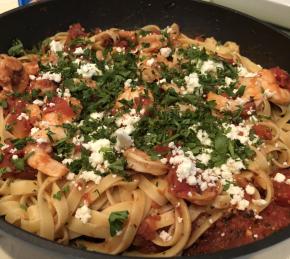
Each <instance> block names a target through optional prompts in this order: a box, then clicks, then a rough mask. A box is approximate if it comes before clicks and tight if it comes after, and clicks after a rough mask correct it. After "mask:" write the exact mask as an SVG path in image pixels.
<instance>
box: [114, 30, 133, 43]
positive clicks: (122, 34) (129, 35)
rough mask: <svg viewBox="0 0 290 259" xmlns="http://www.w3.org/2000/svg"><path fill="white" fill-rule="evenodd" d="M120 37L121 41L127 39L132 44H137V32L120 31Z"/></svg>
mask: <svg viewBox="0 0 290 259" xmlns="http://www.w3.org/2000/svg"><path fill="white" fill-rule="evenodd" d="M117 34H118V35H119V37H120V39H121V40H122V39H126V40H129V41H131V42H136V32H135V31H126V30H119V31H118V32H117Z"/></svg>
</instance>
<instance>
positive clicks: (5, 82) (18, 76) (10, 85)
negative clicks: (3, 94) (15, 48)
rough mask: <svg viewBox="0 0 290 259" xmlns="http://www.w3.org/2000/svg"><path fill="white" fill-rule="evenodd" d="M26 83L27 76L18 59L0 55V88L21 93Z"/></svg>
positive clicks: (27, 80)
mask: <svg viewBox="0 0 290 259" xmlns="http://www.w3.org/2000/svg"><path fill="white" fill-rule="evenodd" d="M28 82H29V77H28V74H27V73H26V72H25V71H24V69H23V65H22V63H21V62H20V61H19V60H18V59H16V58H14V57H9V56H7V55H4V54H2V55H0V86H1V87H2V88H3V89H4V90H6V91H10V92H11V91H16V92H23V91H24V90H25V89H26V87H27V86H28Z"/></svg>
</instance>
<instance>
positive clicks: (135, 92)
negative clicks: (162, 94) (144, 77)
mask: <svg viewBox="0 0 290 259" xmlns="http://www.w3.org/2000/svg"><path fill="white" fill-rule="evenodd" d="M121 100H127V101H130V100H133V101H134V105H133V107H134V106H139V105H141V106H142V108H147V107H146V106H148V105H149V104H151V103H153V102H154V97H153V95H152V93H151V91H150V90H146V89H145V87H144V86H137V87H136V88H135V89H133V88H131V87H130V86H125V87H124V92H123V93H121V94H120V95H119V97H118V98H117V102H116V104H115V107H114V108H115V109H116V110H118V109H120V108H121V107H122V106H123V104H122V103H121V102H120V101H121ZM135 108H137V107H135Z"/></svg>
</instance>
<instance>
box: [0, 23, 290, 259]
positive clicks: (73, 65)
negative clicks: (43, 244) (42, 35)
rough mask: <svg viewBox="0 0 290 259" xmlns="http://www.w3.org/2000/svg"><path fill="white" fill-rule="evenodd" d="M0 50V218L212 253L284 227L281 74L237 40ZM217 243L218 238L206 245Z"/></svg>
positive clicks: (130, 37)
mask: <svg viewBox="0 0 290 259" xmlns="http://www.w3.org/2000/svg"><path fill="white" fill-rule="evenodd" d="M8 54H9V55H7V54H1V55H0V86H1V94H0V105H1V107H0V137H1V139H0V140H1V146H0V175H1V178H0V197H1V198H0V215H1V216H3V217H4V218H5V220H6V221H8V222H9V223H11V224H14V225H16V226H18V227H19V228H22V229H24V230H26V231H28V232H31V233H34V234H36V235H39V236H41V237H43V238H46V239H49V240H53V241H56V242H58V243H61V244H66V245H69V244H70V245H73V246H76V247H80V248H85V249H87V250H90V251H96V252H101V253H108V254H124V255H128V256H141V257H145V256H146V257H147V256H149V257H150V256H152V257H168V256H177V255H197V254H204V253H212V252H216V251H220V250H223V249H228V248H233V247H237V246H240V245H243V244H247V243H251V242H254V241H256V240H259V239H263V238H265V237H266V236H269V235H270V234H272V233H273V232H275V231H277V230H279V229H281V228H285V227H286V226H288V225H289V224H290V217H289V215H290V170H289V166H290V124H289V121H290V106H289V104H290V79H289V75H288V73H287V72H286V71H285V70H283V69H282V68H279V67H274V68H269V69H266V68H262V67H261V66H260V65H257V64H255V63H254V62H253V61H251V60H250V59H248V58H246V57H244V56H242V55H241V54H240V51H239V46H238V45H237V44H236V43H234V42H230V41H229V42H226V43H224V44H222V43H220V42H218V41H216V40H215V39H214V38H204V37H202V36H199V37H195V38H189V37H187V36H186V35H184V34H182V33H181V32H180V29H179V26H178V25H177V24H173V25H171V26H168V27H166V28H165V29H160V28H159V27H157V26H155V25H148V26H145V27H143V28H141V29H137V30H130V31H129V30H122V29H117V28H111V29H107V30H101V29H99V28H96V29H95V30H94V31H91V32H86V31H85V29H84V28H83V27H82V26H81V25H80V24H74V25H72V26H70V28H69V29H68V31H67V32H60V33H57V34H56V35H54V36H52V37H50V38H47V39H45V40H44V41H42V42H41V43H40V44H39V45H38V46H37V47H35V48H33V49H32V50H25V49H24V48H23V45H22V43H21V41H19V40H16V41H15V42H14V43H13V45H12V47H11V48H10V49H9V51H8ZM213 240H214V241H213Z"/></svg>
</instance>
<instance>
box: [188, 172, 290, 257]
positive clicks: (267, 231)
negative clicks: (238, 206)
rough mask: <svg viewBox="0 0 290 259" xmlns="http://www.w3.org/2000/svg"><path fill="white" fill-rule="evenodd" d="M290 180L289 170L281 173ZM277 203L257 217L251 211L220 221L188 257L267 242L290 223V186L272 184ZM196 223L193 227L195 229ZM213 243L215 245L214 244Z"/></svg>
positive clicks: (206, 233)
mask: <svg viewBox="0 0 290 259" xmlns="http://www.w3.org/2000/svg"><path fill="white" fill-rule="evenodd" d="M279 172H280V173H283V174H284V175H285V176H286V178H287V179H289V178H290V170H289V169H285V170H280V171H279ZM273 186H274V194H275V196H274V200H273V201H272V202H271V204H270V205H269V206H268V207H267V208H266V209H265V210H264V211H262V212H261V213H260V216H261V217H262V218H261V219H258V218H255V215H254V214H253V212H251V211H238V212H236V213H228V214H227V215H225V216H224V217H223V218H222V219H220V220H218V221H217V222H216V224H214V225H213V226H212V227H211V228H210V229H209V230H207V231H206V232H205V233H204V234H203V235H202V237H201V238H199V240H198V241H197V242H196V243H195V244H194V245H193V246H192V247H191V248H189V249H188V250H187V251H185V254H186V255H198V254H207V253H214V252H217V251H221V250H224V249H230V248H234V247H238V246H241V245H245V244H249V243H252V242H254V241H256V240H260V239H264V238H265V237H267V236H269V235H271V234H272V233H273V232H275V231H278V230H279V229H282V228H285V227H287V226H288V225H289V224H290V185H288V184H286V183H285V182H282V183H278V182H275V181H273ZM194 227H195V226H194V224H193V228H194ZM213 240H214V242H212V241H213Z"/></svg>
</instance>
